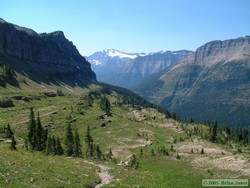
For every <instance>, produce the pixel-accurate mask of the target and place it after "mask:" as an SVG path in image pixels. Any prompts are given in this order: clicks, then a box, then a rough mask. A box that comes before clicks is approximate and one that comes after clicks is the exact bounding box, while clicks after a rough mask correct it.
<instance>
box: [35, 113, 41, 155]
mask: <svg viewBox="0 0 250 188" xmlns="http://www.w3.org/2000/svg"><path fill="white" fill-rule="evenodd" d="M35 134H36V143H35V145H36V150H38V151H41V150H42V149H43V127H42V123H41V120H40V115H39V113H38V114H37V125H36V131H35Z"/></svg>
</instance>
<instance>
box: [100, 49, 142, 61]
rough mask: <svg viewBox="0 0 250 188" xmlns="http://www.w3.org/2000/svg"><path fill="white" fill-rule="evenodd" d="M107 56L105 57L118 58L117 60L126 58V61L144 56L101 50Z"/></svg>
mask: <svg viewBox="0 0 250 188" xmlns="http://www.w3.org/2000/svg"><path fill="white" fill-rule="evenodd" d="M103 52H105V53H106V54H107V56H110V57H119V58H128V59H134V58H136V57H138V56H145V55H146V54H145V53H125V52H121V51H119V50H114V49H108V50H103Z"/></svg>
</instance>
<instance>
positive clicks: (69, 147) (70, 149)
mask: <svg viewBox="0 0 250 188" xmlns="http://www.w3.org/2000/svg"><path fill="white" fill-rule="evenodd" d="M73 154H74V137H73V133H72V129H71V125H70V124H69V125H68V128H67V131H66V138H65V155H66V156H72V155H73Z"/></svg>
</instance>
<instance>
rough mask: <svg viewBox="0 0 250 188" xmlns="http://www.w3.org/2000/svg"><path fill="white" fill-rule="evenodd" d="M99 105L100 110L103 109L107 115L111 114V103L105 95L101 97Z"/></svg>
mask: <svg viewBox="0 0 250 188" xmlns="http://www.w3.org/2000/svg"><path fill="white" fill-rule="evenodd" d="M100 107H101V109H102V110H105V112H106V114H107V115H111V104H110V101H109V100H108V98H107V97H106V96H104V97H103V98H101V102H100Z"/></svg>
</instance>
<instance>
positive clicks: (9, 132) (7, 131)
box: [5, 123, 13, 138]
mask: <svg viewBox="0 0 250 188" xmlns="http://www.w3.org/2000/svg"><path fill="white" fill-rule="evenodd" d="M12 136H13V131H12V130H11V128H10V124H9V123H8V125H7V128H6V132H5V138H12Z"/></svg>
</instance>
